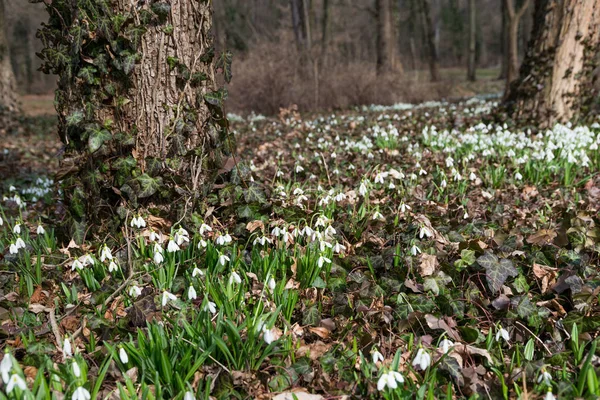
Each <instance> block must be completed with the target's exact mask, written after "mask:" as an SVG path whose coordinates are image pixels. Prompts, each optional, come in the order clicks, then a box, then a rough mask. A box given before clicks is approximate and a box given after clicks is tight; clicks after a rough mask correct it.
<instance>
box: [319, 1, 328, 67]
mask: <svg viewBox="0 0 600 400" xmlns="http://www.w3.org/2000/svg"><path fill="white" fill-rule="evenodd" d="M328 48H329V0H323V17H322V19H321V65H326V64H327V62H326V61H327V60H326V58H327V50H328Z"/></svg>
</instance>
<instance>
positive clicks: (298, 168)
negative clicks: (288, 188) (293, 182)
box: [296, 164, 304, 174]
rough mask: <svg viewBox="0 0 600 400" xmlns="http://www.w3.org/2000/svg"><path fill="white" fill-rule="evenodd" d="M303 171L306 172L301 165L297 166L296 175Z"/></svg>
mask: <svg viewBox="0 0 600 400" xmlns="http://www.w3.org/2000/svg"><path fill="white" fill-rule="evenodd" d="M302 171H304V168H302V166H301V165H300V164H298V165H296V173H297V174H299V173H300V172H302Z"/></svg>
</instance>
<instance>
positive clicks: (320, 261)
mask: <svg viewBox="0 0 600 400" xmlns="http://www.w3.org/2000/svg"><path fill="white" fill-rule="evenodd" d="M325 263H327V264H331V260H330V259H329V258H327V257H325V256H321V257H319V259H318V260H317V265H318V266H319V268H322V267H323V264H325Z"/></svg>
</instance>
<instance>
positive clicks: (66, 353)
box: [62, 337, 73, 358]
mask: <svg viewBox="0 0 600 400" xmlns="http://www.w3.org/2000/svg"><path fill="white" fill-rule="evenodd" d="M62 352H63V357H64V358H67V357H73V348H72V347H71V341H70V340H69V338H67V337H66V338H65V340H64V342H63V348H62Z"/></svg>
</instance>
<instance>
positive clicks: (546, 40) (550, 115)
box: [505, 0, 600, 127]
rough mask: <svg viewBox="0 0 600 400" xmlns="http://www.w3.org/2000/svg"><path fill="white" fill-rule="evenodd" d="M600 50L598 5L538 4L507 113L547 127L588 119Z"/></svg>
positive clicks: (547, 0) (573, 0) (542, 0)
mask: <svg viewBox="0 0 600 400" xmlns="http://www.w3.org/2000/svg"><path fill="white" fill-rule="evenodd" d="M599 49H600V4H599V3H598V2H597V1H580V0H536V2H535V15H534V28H533V35H532V40H531V42H530V45H529V49H528V50H527V53H526V56H525V60H524V61H523V65H522V66H521V71H520V72H521V74H520V77H519V79H518V80H517V81H515V82H514V83H513V84H512V85H511V87H510V90H509V93H508V95H507V96H506V100H505V107H506V110H507V111H508V112H509V114H510V115H512V116H513V118H515V119H517V120H523V121H524V122H529V123H537V124H538V125H540V126H541V127H547V126H550V125H552V124H553V123H555V122H557V121H567V120H571V119H575V118H578V117H580V116H582V115H584V114H585V113H586V111H587V108H588V107H589V106H590V103H591V102H592V101H593V100H594V98H595V95H596V92H595V90H594V88H593V79H594V74H593V72H594V69H595V67H596V66H597V60H598V52H599Z"/></svg>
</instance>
